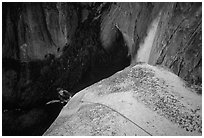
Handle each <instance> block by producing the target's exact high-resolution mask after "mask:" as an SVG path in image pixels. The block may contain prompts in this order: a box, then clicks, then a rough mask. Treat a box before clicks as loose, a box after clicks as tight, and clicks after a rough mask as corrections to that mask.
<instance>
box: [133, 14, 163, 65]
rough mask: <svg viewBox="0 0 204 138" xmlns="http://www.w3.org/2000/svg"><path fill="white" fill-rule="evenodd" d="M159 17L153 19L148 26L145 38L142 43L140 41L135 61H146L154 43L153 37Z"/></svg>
mask: <svg viewBox="0 0 204 138" xmlns="http://www.w3.org/2000/svg"><path fill="white" fill-rule="evenodd" d="M159 19H160V18H159V17H158V18H156V19H154V20H153V22H152V23H151V25H150V27H149V31H148V33H147V36H146V38H145V39H144V42H143V43H140V45H139V47H140V48H139V50H138V51H137V57H136V61H137V62H145V63H148V61H149V57H150V52H151V49H152V46H153V43H154V38H155V35H156V32H157V27H158V24H159Z"/></svg>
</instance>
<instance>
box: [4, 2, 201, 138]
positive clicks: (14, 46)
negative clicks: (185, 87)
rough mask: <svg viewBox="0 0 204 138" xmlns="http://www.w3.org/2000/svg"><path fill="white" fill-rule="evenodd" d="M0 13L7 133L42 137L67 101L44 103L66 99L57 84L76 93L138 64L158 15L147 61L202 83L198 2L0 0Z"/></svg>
mask: <svg viewBox="0 0 204 138" xmlns="http://www.w3.org/2000/svg"><path fill="white" fill-rule="evenodd" d="M2 11H3V17H2V18H3V20H2V24H3V26H2V34H3V35H2V40H3V41H2V42H3V44H2V63H3V64H2V65H3V69H2V99H3V100H2V103H3V135H41V134H42V133H43V132H44V131H45V130H46V128H47V127H49V125H50V124H51V123H52V120H53V119H54V118H55V117H56V116H57V115H58V113H59V112H60V109H61V108H62V107H63V105H64V104H61V103H59V102H58V103H54V104H51V105H47V104H46V103H47V102H49V101H51V100H61V99H60V98H59V93H58V92H59V89H65V90H67V91H69V92H70V93H71V94H72V95H74V94H75V93H76V92H78V91H80V90H81V89H83V88H85V87H87V86H89V85H91V84H93V83H95V82H97V81H99V80H101V79H103V78H106V77H109V76H110V75H112V74H114V73H115V72H117V71H119V70H122V69H123V68H125V67H127V66H129V65H130V63H131V64H132V65H134V64H136V62H137V59H136V57H137V54H138V49H140V44H141V43H143V42H144V41H145V37H146V36H147V34H148V30H149V29H148V28H149V26H150V25H151V23H152V22H153V20H154V19H155V18H157V17H158V16H160V18H159V24H158V27H157V31H156V34H155V36H154V43H153V45H152V49H151V53H150V56H149V61H148V63H149V64H152V65H162V66H166V67H167V68H169V69H170V70H172V71H173V72H174V73H175V74H177V75H178V76H180V77H181V78H183V79H185V80H186V81H188V82H189V84H195V85H196V86H201V84H202V64H201V63H202V52H201V50H202V48H201V41H202V40H201V39H202V38H201V34H202V33H201V32H202V31H201V30H202V28H201V22H202V17H201V12H202V4H201V3H3V6H2ZM51 109H53V110H51ZM48 116H49V118H48V119H47V121H45V122H43V121H36V120H46V118H47V117H48ZM32 117H34V118H35V119H34V120H33V121H31V122H29V121H27V120H30V119H29V118H32ZM14 120H15V121H14ZM19 125H20V126H21V127H20V128H18V129H16V127H17V126H19ZM39 125H41V126H42V127H40V128H38V127H36V126H39ZM33 129H35V131H33Z"/></svg>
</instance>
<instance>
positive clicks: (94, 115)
mask: <svg viewBox="0 0 204 138" xmlns="http://www.w3.org/2000/svg"><path fill="white" fill-rule="evenodd" d="M44 135H52V136H53V135H83V136H84V135H91V136H93V135H103V136H104V135H120V136H121V135H142V136H144V135H147V136H148V135H159V136H161V135H202V97H201V95H198V94H197V93H196V91H195V90H193V89H191V88H189V87H187V85H186V83H185V81H183V80H182V79H181V78H180V77H178V76H177V75H175V74H174V73H172V72H170V71H168V70H166V69H164V68H162V67H159V66H151V65H148V64H137V65H135V66H133V67H127V68H126V69H124V70H123V71H119V72H117V73H116V74H114V75H113V76H111V77H109V78H107V79H104V80H102V81H100V82H98V83H95V84H93V85H92V86H90V87H87V88H85V89H84V90H82V91H80V92H78V93H77V94H75V95H74V96H73V98H72V99H71V100H70V101H69V102H68V103H67V105H66V106H65V107H64V108H63V109H62V111H61V113H60V114H59V116H58V117H57V119H56V120H55V121H54V123H53V124H52V125H51V126H50V127H49V129H48V130H47V131H46V132H45V133H44Z"/></svg>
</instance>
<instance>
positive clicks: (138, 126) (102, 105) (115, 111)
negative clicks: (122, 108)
mask: <svg viewBox="0 0 204 138" xmlns="http://www.w3.org/2000/svg"><path fill="white" fill-rule="evenodd" d="M82 102H88V103H93V104H98V105H102V106H105V107H107V108H109V109H111V110H112V111H114V112H116V113H118V114H120V115H121V116H122V117H124V118H125V119H127V120H129V121H130V122H132V123H133V124H134V125H136V126H137V127H139V128H140V129H141V130H143V131H144V132H145V133H147V134H148V135H150V136H152V134H151V133H149V132H147V131H146V130H145V129H144V128H142V127H141V126H139V125H138V124H137V123H135V122H133V121H132V120H130V119H129V118H127V117H126V116H125V115H123V114H121V113H120V112H118V111H117V110H115V109H113V108H111V107H109V106H107V105H105V104H101V103H94V102H89V101H82Z"/></svg>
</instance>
